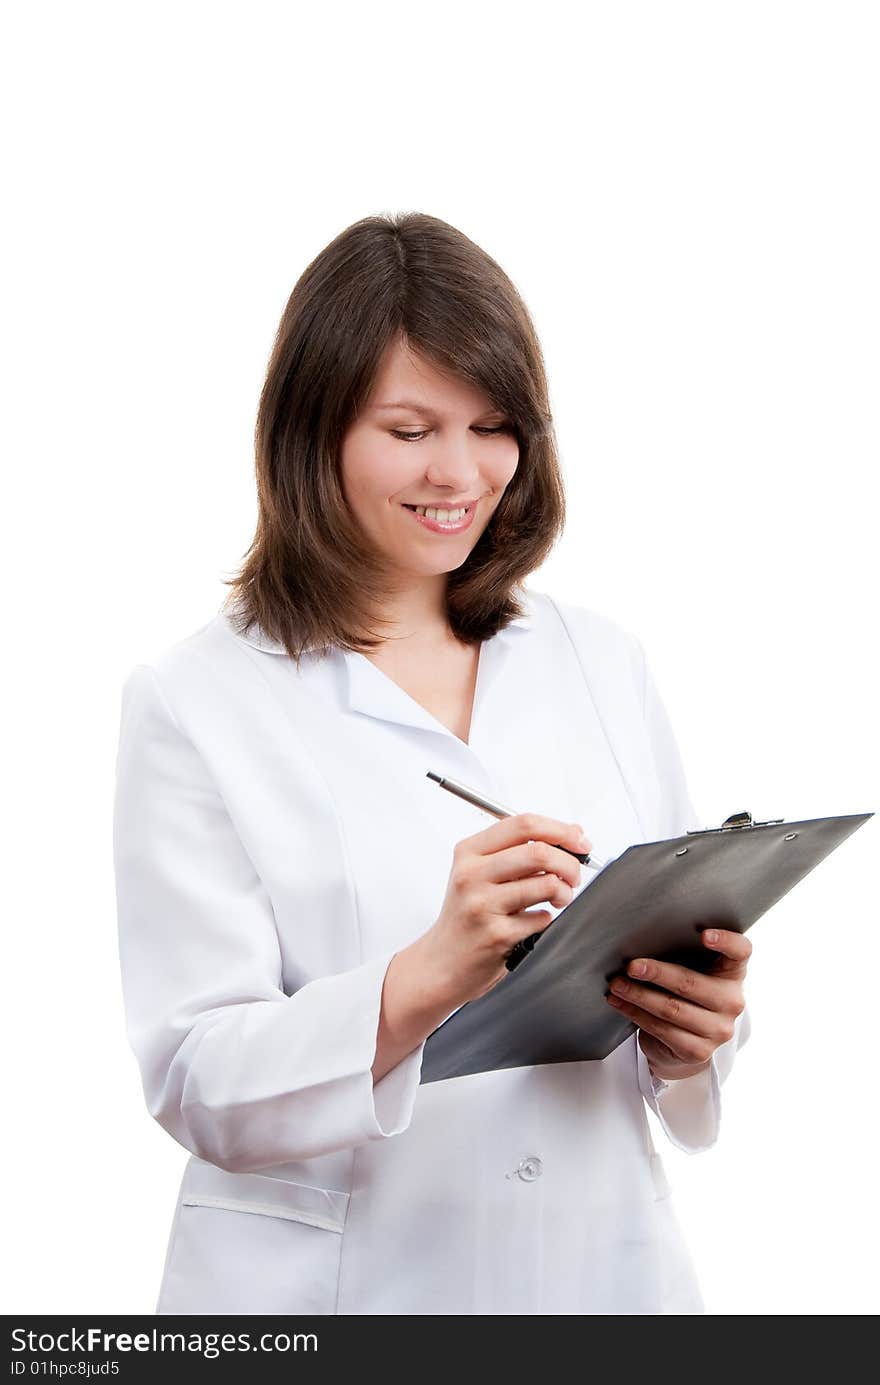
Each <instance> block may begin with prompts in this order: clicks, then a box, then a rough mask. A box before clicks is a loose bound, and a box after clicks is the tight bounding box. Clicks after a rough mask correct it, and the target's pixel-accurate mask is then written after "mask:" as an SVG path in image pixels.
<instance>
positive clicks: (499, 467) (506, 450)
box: [485, 438, 519, 491]
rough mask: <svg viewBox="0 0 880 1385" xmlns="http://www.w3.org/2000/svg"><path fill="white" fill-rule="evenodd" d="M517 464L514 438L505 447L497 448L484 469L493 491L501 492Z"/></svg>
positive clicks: (517, 456)
mask: <svg viewBox="0 0 880 1385" xmlns="http://www.w3.org/2000/svg"><path fill="white" fill-rule="evenodd" d="M518 464H519V445H518V443H517V442H516V440H515V439H514V438H511V440H510V443H509V444H508V445H506V446H500V445H499V447H498V449H497V451H496V452H495V454H494V455H493V457H492V459H491V461H490V463H489V465H488V466H487V467H486V468H485V475H486V479H487V480H488V481H489V483H490V484H491V486H492V489H493V490H494V491H502V490H503V489H504V487H505V486H506V485H507V484H508V482H509V481H511V480H512V479H513V477H514V474H515V472H516V468H517V465H518Z"/></svg>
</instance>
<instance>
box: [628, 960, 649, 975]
mask: <svg viewBox="0 0 880 1385" xmlns="http://www.w3.org/2000/svg"><path fill="white" fill-rule="evenodd" d="M629 970H630V975H631V976H644V974H645V971H646V967H645V964H644V962H630V964H629Z"/></svg>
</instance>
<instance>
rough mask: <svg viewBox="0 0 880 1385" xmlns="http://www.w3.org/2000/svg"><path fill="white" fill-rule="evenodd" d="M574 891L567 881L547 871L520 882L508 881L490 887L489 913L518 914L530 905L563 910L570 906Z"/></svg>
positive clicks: (527, 877)
mask: <svg viewBox="0 0 880 1385" xmlns="http://www.w3.org/2000/svg"><path fill="white" fill-rule="evenodd" d="M573 894H574V891H573V890H572V888H571V886H570V885H569V883H568V881H567V880H560V878H559V876H558V875H554V874H553V872H552V871H548V872H547V873H546V874H545V875H530V876H526V877H524V878H523V879H522V880H508V881H506V882H504V883H503V884H500V885H494V886H493V887H492V894H491V901H492V902H491V905H490V911H491V912H492V913H493V914H519V913H521V912H522V910H523V909H527V908H528V907H529V905H530V904H552V905H553V907H554V909H564V908H565V906H566V904H570V903H571V900H572V897H573Z"/></svg>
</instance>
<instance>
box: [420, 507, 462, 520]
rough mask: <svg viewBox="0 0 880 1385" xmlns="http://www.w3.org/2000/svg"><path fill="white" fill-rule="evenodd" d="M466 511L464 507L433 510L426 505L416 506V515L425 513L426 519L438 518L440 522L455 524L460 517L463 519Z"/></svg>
mask: <svg viewBox="0 0 880 1385" xmlns="http://www.w3.org/2000/svg"><path fill="white" fill-rule="evenodd" d="M466 513H467V511H466V508H462V509H460V510H435V509H434V508H433V507H432V506H428V508H427V509H426V508H425V506H424V505H417V506H416V514H417V515H426V516H427V518H428V519H436V520H439V522H440V523H441V524H457V523H458V521H459V520H460V519H464V516H465V514H466Z"/></svg>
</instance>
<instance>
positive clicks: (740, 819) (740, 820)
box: [685, 813, 785, 837]
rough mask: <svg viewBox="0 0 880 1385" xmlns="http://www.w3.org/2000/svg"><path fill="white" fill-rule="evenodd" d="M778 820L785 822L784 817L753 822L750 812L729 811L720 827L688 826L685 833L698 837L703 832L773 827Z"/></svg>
mask: <svg viewBox="0 0 880 1385" xmlns="http://www.w3.org/2000/svg"><path fill="white" fill-rule="evenodd" d="M778 822H785V818H767V819H766V821H765V822H753V821H752V815H751V813H731V815H730V817H729V818H725V819H724V821H723V822H722V824H721V826H720V827H689V828H688V829H687V832H686V834H685V835H686V836H688V837H698V836H702V835H703V834H704V833H705V832H730V831H733V830H735V829H736V828H742V827H773V826H775V825H776V823H778Z"/></svg>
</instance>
